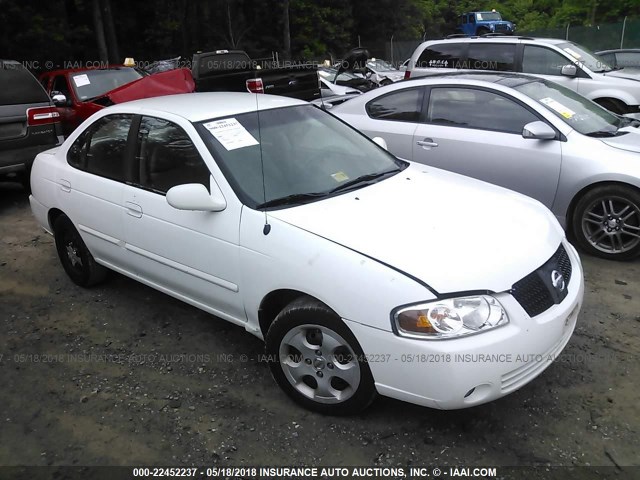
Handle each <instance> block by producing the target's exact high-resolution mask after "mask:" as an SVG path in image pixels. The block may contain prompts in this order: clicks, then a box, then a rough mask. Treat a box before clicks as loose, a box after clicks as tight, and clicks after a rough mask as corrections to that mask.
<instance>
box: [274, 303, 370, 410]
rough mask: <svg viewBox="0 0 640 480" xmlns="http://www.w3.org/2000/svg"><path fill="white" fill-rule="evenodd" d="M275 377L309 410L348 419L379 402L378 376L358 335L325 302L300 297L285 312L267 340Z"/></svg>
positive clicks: (278, 317) (281, 314)
mask: <svg viewBox="0 0 640 480" xmlns="http://www.w3.org/2000/svg"><path fill="white" fill-rule="evenodd" d="M266 351H267V354H268V355H269V358H270V359H271V361H270V367H271V373H272V375H273V377H274V379H275V380H276V382H277V383H278V385H280V387H281V388H282V389H283V390H284V391H285V392H286V393H287V395H289V396H290V397H291V398H292V399H293V400H295V401H296V402H298V403H299V404H301V405H303V406H304V407H306V408H308V409H310V410H314V411H317V412H321V413H326V414H331V415H348V414H353V413H356V412H359V411H361V410H363V409H364V408H366V407H367V406H368V405H369V404H370V403H371V402H372V401H373V399H374V398H375V396H376V390H375V387H374V383H373V377H372V375H371V371H370V369H369V365H368V364H367V362H366V360H365V358H364V354H363V352H362V349H361V348H360V345H359V344H358V341H357V340H356V338H355V336H354V335H353V334H352V333H351V331H350V330H349V329H348V328H347V327H346V325H345V324H344V323H343V322H342V321H341V320H340V318H339V317H338V316H337V315H336V314H335V313H334V312H332V311H331V310H329V309H328V308H327V307H326V306H325V305H324V304H323V303H321V302H319V301H317V300H314V299H312V298H310V297H301V298H299V299H296V300H294V301H293V302H291V303H290V304H289V305H288V306H287V307H285V308H284V309H283V310H282V311H281V312H280V313H279V314H278V316H277V317H276V319H275V320H274V321H273V323H272V324H271V326H270V327H269V331H268V332H267V337H266Z"/></svg>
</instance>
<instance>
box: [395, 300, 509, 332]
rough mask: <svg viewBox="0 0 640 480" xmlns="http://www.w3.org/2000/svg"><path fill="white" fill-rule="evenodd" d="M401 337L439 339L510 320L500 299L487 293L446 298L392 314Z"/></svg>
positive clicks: (487, 327)
mask: <svg viewBox="0 0 640 480" xmlns="http://www.w3.org/2000/svg"><path fill="white" fill-rule="evenodd" d="M393 320H394V322H395V325H396V328H397V331H398V334H399V335H401V336H403V337H410V338H423V339H425V340H439V339H446V338H456V337H461V336H464V335H471V334H474V333H478V332H484V331H486V330H490V329H492V328H495V327H499V326H501V325H505V324H507V323H509V317H508V316H507V312H505V310H504V308H503V307H502V305H500V302H498V300H496V299H495V298H493V297H491V296H489V295H479V296H474V297H461V298H448V299H445V300H436V301H433V302H429V303H422V304H418V305H412V306H410V307H404V308H401V309H399V310H396V311H395V313H394V314H393Z"/></svg>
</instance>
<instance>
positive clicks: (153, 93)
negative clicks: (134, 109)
mask: <svg viewBox="0 0 640 480" xmlns="http://www.w3.org/2000/svg"><path fill="white" fill-rule="evenodd" d="M194 90H195V82H194V80H193V76H192V75H191V71H190V70H189V69H187V68H179V69H176V70H169V71H167V72H161V73H154V74H153V75H148V76H146V77H142V78H141V79H139V80H135V81H133V82H131V83H127V84H126V85H122V86H120V87H118V88H116V89H113V90H111V91H109V92H107V93H105V94H104V95H102V96H101V97H100V99H109V100H110V102H111V103H123V102H129V101H131V100H141V99H143V98H151V97H160V96H162V95H173V94H178V93H191V92H193V91H194ZM100 99H95V100H93V102H94V103H102V102H101V101H100Z"/></svg>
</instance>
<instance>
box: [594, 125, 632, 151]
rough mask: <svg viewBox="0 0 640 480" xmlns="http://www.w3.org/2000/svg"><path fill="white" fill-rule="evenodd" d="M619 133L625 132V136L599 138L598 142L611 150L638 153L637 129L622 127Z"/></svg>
mask: <svg viewBox="0 0 640 480" xmlns="http://www.w3.org/2000/svg"><path fill="white" fill-rule="evenodd" d="M620 131H621V132H626V134H625V135H618V136H617V137H605V138H600V139H599V140H601V141H602V143H605V144H606V145H609V146H610V147H613V148H619V149H620V150H626V151H628V152H635V153H640V131H639V130H638V128H636V127H624V128H621V129H620Z"/></svg>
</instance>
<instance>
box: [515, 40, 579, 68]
mask: <svg viewBox="0 0 640 480" xmlns="http://www.w3.org/2000/svg"><path fill="white" fill-rule="evenodd" d="M570 63H571V61H570V60H569V59H568V58H566V57H564V56H563V55H560V54H559V53H558V52H554V51H553V50H551V49H549V48H545V47H536V46H534V45H525V46H524V55H523V57H522V71H523V72H524V73H536V74H538V75H561V74H562V67H564V66H565V65H568V64H570Z"/></svg>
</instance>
